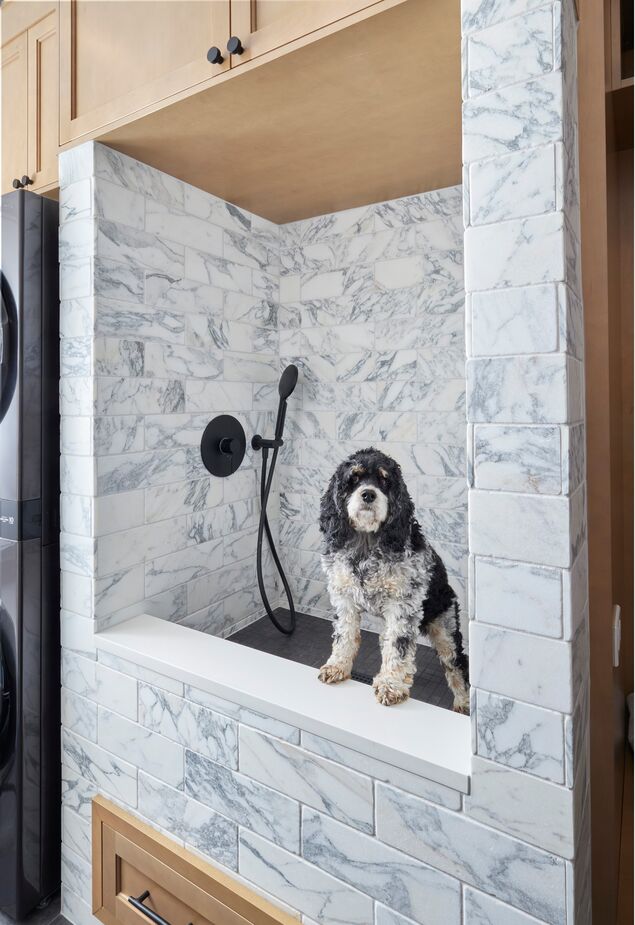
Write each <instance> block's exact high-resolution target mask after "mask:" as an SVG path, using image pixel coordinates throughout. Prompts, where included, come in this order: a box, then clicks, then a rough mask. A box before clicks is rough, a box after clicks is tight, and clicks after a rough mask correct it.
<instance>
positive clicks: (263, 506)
mask: <svg viewBox="0 0 635 925" xmlns="http://www.w3.org/2000/svg"><path fill="white" fill-rule="evenodd" d="M268 456H269V449H268V447H265V446H263V448H262V472H261V476H260V523H259V524H258V548H257V551H256V572H257V574H258V587H259V588H260V595H261V597H262V603H263V604H264V605H265V610H266V611H267V616H268V617H269V619H270V620H271V622H272V623H273V625H274V626H275V628H276V629H277V630H279V631H280V632H281V633H284V635H285V636H290V635H291V634H292V633H293V631H294V630H295V622H296V617H295V607H294V605H293V597H292V596H291V588H290V587H289V582H288V581H287V576H286V575H285V574H284V569H283V568H282V564H281V562H280V559H279V558H278V553H277V551H276V546H275V543H274V541H273V537H272V535H271V528H270V527H269V520H268V518H267V503H268V501H269V493H270V491H271V485H272V482H273V474H274V472H275V469H276V460H277V458H278V447H275V449H274V451H273V456H272V457H271V467H270V468H269V471H268V472H267V459H268ZM265 532H266V534H267V541H268V543H269V549H270V550H271V555H272V556H273V561H274V563H275V566H276V568H277V570H278V574H279V575H280V578H281V579H282V584H283V586H284V593H285V594H286V596H287V601H288V603H289V616H290V618H291V619H290V625H289V626H283V624H282V623H280V621H279V620H278V619H277V617H276V616H275V614H274V612H273V610H272V608H271V604H270V603H269V598H268V597H267V592H266V590H265V582H264V578H263V576H262V536H263V533H265Z"/></svg>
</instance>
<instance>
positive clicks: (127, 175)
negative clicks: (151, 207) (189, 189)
mask: <svg viewBox="0 0 635 925" xmlns="http://www.w3.org/2000/svg"><path fill="white" fill-rule="evenodd" d="M90 144H92V145H93V147H94V155H93V156H94V164H95V167H94V172H95V177H97V178H98V180H97V181H96V183H95V185H96V186H97V185H98V183H99V180H100V179H104V180H108V181H109V182H111V183H116V184H117V185H119V186H123V187H125V188H126V189H129V190H132V191H133V192H139V191H143V193H144V194H145V196H147V197H148V198H149V199H151V200H154V201H158V202H163V203H165V204H166V205H171V206H173V207H176V208H178V207H179V206H181V207H182V205H183V199H184V187H185V184H183V183H182V182H181V181H180V180H177V179H176V178H175V177H171V176H169V175H168V174H166V173H162V172H161V171H160V170H157V169H156V168H155V167H150V166H148V165H147V164H142V163H141V161H137V160H135V159H134V158H133V157H129V156H128V155H127V154H122V153H121V152H120V151H115V150H114V148H108V147H106V146H105V145H102V144H97V143H95V142H90Z"/></svg>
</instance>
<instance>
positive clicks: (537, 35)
mask: <svg viewBox="0 0 635 925" xmlns="http://www.w3.org/2000/svg"><path fill="white" fill-rule="evenodd" d="M466 54H467V56H468V62H469V66H468V73H467V82H468V92H469V95H470V96H471V97H474V96H478V95H479V94H480V93H487V92H488V91H489V90H495V89H500V88H502V87H504V86H506V85H507V84H513V83H517V82H518V81H521V80H528V79H530V78H532V77H538V76H540V75H541V74H544V73H546V72H547V71H550V70H551V69H552V67H553V57H554V56H553V22H552V15H551V8H550V7H548V6H547V7H542V9H537V10H532V11H531V12H529V13H525V14H524V15H522V16H515V17H512V18H509V19H506V20H504V21H502V22H500V23H499V24H497V25H495V26H491V27H490V28H488V29H484V30H483V31H481V32H477V33H475V34H471V35H470V36H469V37H468V40H467V51H466Z"/></svg>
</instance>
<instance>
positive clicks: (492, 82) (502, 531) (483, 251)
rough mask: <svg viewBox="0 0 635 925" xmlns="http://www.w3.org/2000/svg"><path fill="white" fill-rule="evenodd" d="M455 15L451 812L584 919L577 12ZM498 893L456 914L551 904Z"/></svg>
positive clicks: (466, 0) (506, 912)
mask: <svg viewBox="0 0 635 925" xmlns="http://www.w3.org/2000/svg"><path fill="white" fill-rule="evenodd" d="M462 22H463V99H464V103H463V155H464V194H465V195H464V220H465V282H466V291H467V338H466V347H467V355H468V361H467V415H468V455H469V461H468V472H469V476H468V478H469V483H470V492H469V517H468V521H469V548H470V580H469V609H470V619H471V625H470V661H471V682H472V725H473V752H474V757H473V762H472V784H471V791H470V794H469V796H468V797H466V798H465V800H464V812H465V814H466V815H467V816H468V817H469V818H471V819H473V820H475V821H479V822H480V823H482V824H483V825H485V826H488V827H490V828H493V829H495V830H498V831H500V832H501V833H504V834H505V836H506V837H507V836H509V835H511V836H514V837H516V838H519V839H521V840H523V841H524V842H526V843H528V844H531V845H534V846H536V847H537V848H540V849H541V850H545V851H548V852H551V853H552V854H553V855H555V856H558V857H559V858H562V859H563V860H562V861H561V862H560V864H559V865H557V870H558V873H557V875H556V868H551V875H552V876H554V877H555V879H554V880H552V886H551V889H552V890H553V891H554V892H553V895H556V894H557V895H560V896H561V897H565V896H566V915H567V918H566V921H567V923H575V925H586V923H588V922H590V920H591V906H590V842H589V790H588V786H589V785H588V748H589V742H588V685H589V666H588V629H587V624H588V609H587V607H588V605H587V567H586V563H587V548H586V518H585V459H584V441H585V436H584V370H583V361H584V343H583V330H582V302H581V297H582V292H581V279H580V264H579V250H580V247H579V201H578V176H577V108H576V105H577V104H576V100H577V84H576V27H577V23H576V14H575V7H574V3H573V0H563V2H562V3H560V2H556V3H541V2H540V0H523V2H519V3H513V4H505V3H501V2H491V0H487V2H485V0H463V9H462ZM413 818H414V817H413ZM422 821H423V817H422ZM413 828H414V830H415V831H416V832H417V833H420V834H421V838H422V840H425V838H426V837H427V836H426V835H425V834H424V830H423V827H422V826H421V825H420V824H416V823H415V824H414V826H413V825H411V826H410V829H411V830H412V829H413ZM398 837H402V838H405V837H406V829H405V826H404V828H403V830H402V831H401V833H398ZM401 843H402V844H404V842H401ZM418 856H419V857H421V858H422V859H424V860H425V858H426V853H425V851H424V850H422V849H419V853H418ZM563 875H564V877H565V881H564V883H563V882H562V876H563ZM558 878H560V879H558ZM470 886H478V884H477V883H475V882H471V883H470ZM495 896H496V900H499V901H500V900H502V901H504V902H507V903H509V904H510V905H511V906H513V907H514V910H515V911H514V912H512V910H510V909H509V908H508V907H502V906H500V903H499V902H494V901H493V900H492V899H491V898H487V899H485V898H484V897H475V896H474V895H473V894H472V892H471V890H468V891H467V892H466V894H465V897H464V900H465V904H464V913H463V914H464V922H465V925H497V923H499V922H501V923H502V922H503V921H504V922H510V923H512V922H514V923H515V922H516V921H518V922H521V921H525V920H527V921H530V920H531V921H533V919H526V918H525V916H524V915H520V912H523V913H530V914H531V915H532V916H535V917H537V918H538V919H539V920H545V921H549V920H550V919H549V916H548V914H547V912H546V910H545V909H544V907H543V906H542V899H541V898H539V897H538V896H537V895H536V894H535V893H533V891H532V894H531V896H532V899H531V903H525V902H524V901H523V900H522V898H521V897H519V896H512V895H511V894H509V895H508V896H502V895H500V894H495ZM516 910H517V911H516Z"/></svg>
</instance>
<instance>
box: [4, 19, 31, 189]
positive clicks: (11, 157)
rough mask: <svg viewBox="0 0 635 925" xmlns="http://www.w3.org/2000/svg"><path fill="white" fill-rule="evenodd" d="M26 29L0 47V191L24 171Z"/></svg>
mask: <svg viewBox="0 0 635 925" xmlns="http://www.w3.org/2000/svg"><path fill="white" fill-rule="evenodd" d="M28 169H29V165H28V152H27V37H26V32H23V33H22V34H21V35H18V36H16V38H14V39H13V40H12V41H11V42H7V44H6V45H4V46H3V48H2V192H3V193H6V192H7V191H8V190H10V189H12V185H11V184H12V181H13V179H14V178H15V177H17V178H20V177H22V176H24V174H25V173H27V171H28Z"/></svg>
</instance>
